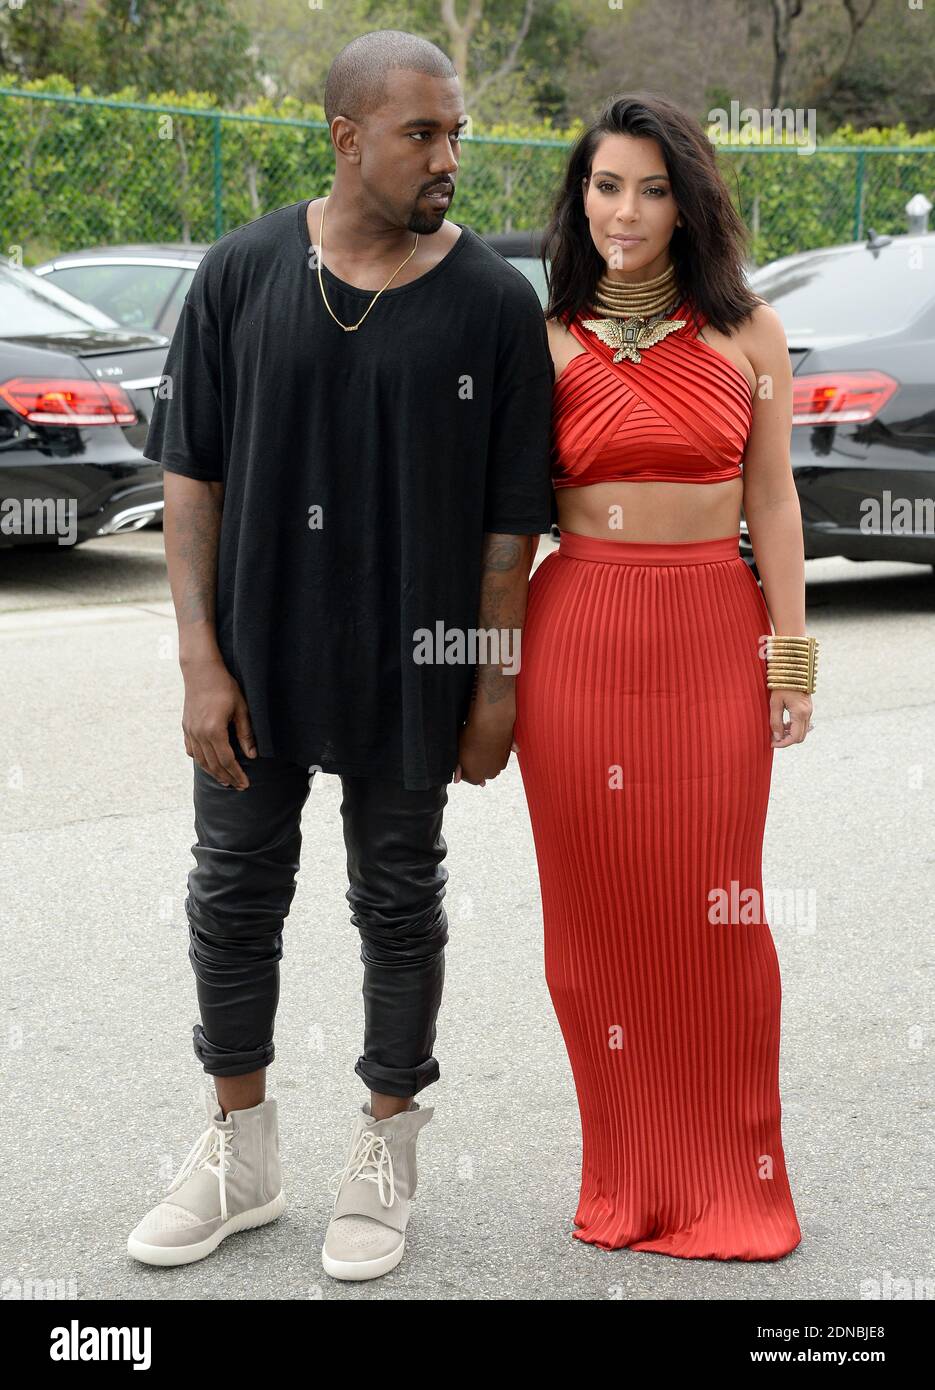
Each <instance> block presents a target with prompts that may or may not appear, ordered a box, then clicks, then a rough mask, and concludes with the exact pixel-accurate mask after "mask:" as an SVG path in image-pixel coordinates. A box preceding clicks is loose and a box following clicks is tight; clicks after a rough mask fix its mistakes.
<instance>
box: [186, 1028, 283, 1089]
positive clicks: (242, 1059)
mask: <svg viewBox="0 0 935 1390" xmlns="http://www.w3.org/2000/svg"><path fill="white" fill-rule="evenodd" d="M192 1043H193V1045H194V1048H195V1056H196V1057H197V1058H198V1060H199V1062H201V1064H202V1066H203V1067H204V1069H205V1071H206V1072H207V1073H208V1075H209V1076H244V1075H246V1073H247V1072H251V1071H259V1070H260V1068H261V1067H268V1066H269V1064H270V1062H271V1061H272V1060H273V1058H274V1057H275V1055H276V1049H275V1048H274V1046H273V1043H272V1040H270V1042H268V1043H264V1044H263V1045H262V1046H260V1047H253V1048H243V1049H241V1048H237V1049H233V1048H229V1047H218V1045H217V1043H213V1042H209V1041H208V1039H207V1038H206V1037H205V1034H204V1029H203V1028H202V1026H201V1024H200V1023H196V1024H195V1025H194V1026H193V1028H192Z"/></svg>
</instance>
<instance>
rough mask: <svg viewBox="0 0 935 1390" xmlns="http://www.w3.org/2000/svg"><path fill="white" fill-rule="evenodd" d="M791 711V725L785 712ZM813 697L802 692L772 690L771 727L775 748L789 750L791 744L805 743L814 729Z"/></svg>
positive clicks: (770, 696) (770, 702) (770, 704)
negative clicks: (810, 731)
mask: <svg viewBox="0 0 935 1390" xmlns="http://www.w3.org/2000/svg"><path fill="white" fill-rule="evenodd" d="M785 710H788V711H789V723H788V724H786V723H785V720H784V711H785ZM811 718H812V697H811V695H806V694H804V692H803V691H801V690H771V691H770V692H769V725H770V728H771V729H772V733H773V742H772V747H773V748H788V747H789V745H790V744H791V743H804V742H805V735H806V734H807V733H808V731H809V729H810V728H811V727H812V724H811Z"/></svg>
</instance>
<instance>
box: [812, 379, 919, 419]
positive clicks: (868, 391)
mask: <svg viewBox="0 0 935 1390" xmlns="http://www.w3.org/2000/svg"><path fill="white" fill-rule="evenodd" d="M898 390H899V382H898V381H894V380H893V378H892V377H891V376H887V375H886V373H885V372H816V373H813V374H812V375H810V376H794V377H793V378H792V423H793V425H844V424H864V423H865V422H866V421H867V420H872V419H873V417H874V416H875V415H876V414H877V412H878V411H879V410H882V408H883V406H884V405H886V402H887V401H888V400H889V399H890V397H891V396H892V395H893V393H894V392H895V391H898Z"/></svg>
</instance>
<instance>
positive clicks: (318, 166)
mask: <svg viewBox="0 0 935 1390" xmlns="http://www.w3.org/2000/svg"><path fill="white" fill-rule="evenodd" d="M568 149H569V146H568V144H567V142H566V141H564V140H518V139H495V138H492V137H487V136H475V137H473V138H471V139H468V140H465V141H464V142H463V145H462V159H461V171H460V174H459V179H458V193H457V207H456V210H455V211H453V215H454V216H455V217H456V218H457V220H458V221H459V222H466V223H468V224H469V225H470V226H471V227H473V228H474V230H475V231H477V232H479V233H481V234H486V233H490V232H498V231H515V230H520V229H525V228H532V227H541V226H542V225H543V224H544V222H545V219H546V217H547V215H548V211H549V207H550V204H551V200H552V197H553V195H554V192H555V190H556V188H557V187H558V186H559V184H560V181H561V178H562V176H563V173H564V167H565V161H566V158H567V154H568ZM718 158H719V159H720V160H721V161H722V168H723V171H724V174H725V177H726V179H727V181H728V184H729V186H730V188H731V189H732V191H733V193H734V196H735V199H736V202H737V206H738V208H739V209H740V212H741V214H742V216H743V218H744V221H745V222H746V224H747V226H748V227H749V229H750V232H751V243H750V250H751V258H752V260H753V261H754V262H755V263H757V264H762V263H763V262H765V261H768V260H772V259H774V258H775V257H776V256H781V255H788V254H790V253H791V252H794V251H801V250H805V249H807V248H809V247H814V246H827V245H834V244H835V243H837V242H843V241H849V240H852V239H859V238H860V237H862V236H864V235H866V232H867V229H868V228H870V227H872V228H873V229H874V230H875V231H877V232H880V233H889V234H894V233H900V232H905V231H906V230H907V218H906V211H905V208H906V203H907V202H908V200H909V199H910V198H911V197H912V196H913V195H914V194H916V193H923V194H925V195H926V196H927V197H928V198H929V200H930V201H932V202H935V145H930V146H928V147H926V146H923V145H907V146H880V145H876V146H861V145H836V146H819V147H818V148H817V149H816V150H815V151H814V153H811V154H808V155H804V154H802V153H799V152H798V150H797V149H796V148H795V147H790V146H786V147H783V146H774V147H770V146H761V147H754V146H750V147H748V148H744V149H736V148H735V149H719V151H718ZM333 168H334V159H333V153H332V148H331V141H330V137H329V134H328V127H327V125H326V124H325V122H323V121H311V120H293V119H278V118H274V117H263V116H252V115H251V116H247V115H238V114H232V113H226V112H218V111H214V110H199V109H197V108H187V107H177V106H162V105H158V104H149V103H144V102H128V101H117V100H105V99H97V98H90V97H80V96H67V95H58V94H52V93H35V92H21V91H17V90H15V89H7V88H0V184H2V196H0V252H2V254H4V255H6V256H10V255H20V254H21V255H22V259H23V262H24V264H26V265H35V264H37V263H38V262H40V261H41V260H44V259H46V258H47V257H49V256H51V255H54V254H56V253H58V252H60V251H67V250H76V249H79V248H82V247H93V246H101V245H114V244H117V243H120V242H138V243H144V244H148V243H156V242H189V241H190V242H211V241H214V240H215V239H216V238H217V237H219V236H221V235H222V234H223V233H224V232H226V231H229V230H230V229H231V228H232V227H237V226H240V225H242V224H243V223H245V222H250V221H252V220H253V219H254V218H257V217H260V216H262V214H263V213H265V212H269V211H271V210H272V209H273V208H277V207H282V206H284V205H285V204H287V203H291V202H297V201H298V200H299V199H301V198H307V197H318V196H321V195H322V194H323V193H326V192H327V191H328V188H329V187H330V185H331V181H332V177H333Z"/></svg>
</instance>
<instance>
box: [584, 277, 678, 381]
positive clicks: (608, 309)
mask: <svg viewBox="0 0 935 1390" xmlns="http://www.w3.org/2000/svg"><path fill="white" fill-rule="evenodd" d="M673 301H674V302H673ZM677 307H678V286H677V284H676V280H675V266H674V265H672V264H671V263H670V264H669V265H668V266H667V267H666V269H665V270H664V271H663V272H662V274H661V275H657V276H656V277H655V279H653V280H644V281H643V283H642V284H639V285H631V284H626V283H624V282H623V281H620V280H612V279H611V278H610V276H609V275H607V274H606V273H605V274H603V275H602V276H601V278H600V280H599V281H598V283H597V288H596V290H595V292H594V301H593V304H592V309H593V310H594V311H595V312H597V313H603V314H604V317H603V318H599V319H584V320H583V325H584V327H585V328H587V329H589V330H590V332H592V333H594V334H595V335H596V336H597V337H598V338H600V340H601V342H602V343H605V344H606V345H607V347H612V348H615V349H616V352H615V354H614V359H613V360H614V361H615V362H622V361H623V359H624V358H627V359H628V360H629V361H630V362H640V361H642V356H641V353H640V349H641V348H642V349H643V350H644V351H645V350H646V348H651V347H655V345H656V343H661V342H662V340H663V338H667V337H668V336H669V334H670V333H674V332H676V330H677V329H679V328H684V327H685V324H686V323H687V322H688V320H687V319H666V318H665V315H666V314H667V313H671V312H672V310H673V309H675V308H677Z"/></svg>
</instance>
